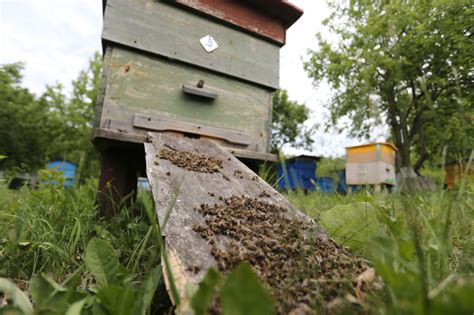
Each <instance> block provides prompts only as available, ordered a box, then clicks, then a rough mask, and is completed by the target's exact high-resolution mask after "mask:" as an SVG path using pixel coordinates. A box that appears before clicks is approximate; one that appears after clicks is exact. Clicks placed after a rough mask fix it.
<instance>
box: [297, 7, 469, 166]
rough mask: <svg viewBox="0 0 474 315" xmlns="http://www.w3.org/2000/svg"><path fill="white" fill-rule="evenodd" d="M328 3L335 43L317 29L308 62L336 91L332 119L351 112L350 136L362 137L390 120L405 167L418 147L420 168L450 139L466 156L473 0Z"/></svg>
mask: <svg viewBox="0 0 474 315" xmlns="http://www.w3.org/2000/svg"><path fill="white" fill-rule="evenodd" d="M331 10H332V13H331V15H330V16H329V18H328V19H327V20H325V25H326V26H327V27H328V28H329V30H330V31H331V32H332V33H333V35H334V37H335V38H336V43H335V44H333V43H332V42H330V41H328V40H325V39H323V37H322V36H321V34H318V35H317V37H318V48H317V49H316V50H314V51H311V52H310V60H309V61H308V62H307V63H306V64H305V69H306V71H307V72H308V74H309V75H310V76H311V77H312V79H313V80H314V82H315V83H320V82H322V81H327V82H328V83H329V84H330V85H331V86H332V88H333V89H334V90H335V92H336V95H335V97H334V99H333V100H332V102H331V103H330V104H329V109H330V112H331V122H330V125H332V126H335V125H337V122H338V121H339V119H340V118H343V117H346V118H349V119H350V121H351V126H347V127H350V128H351V133H352V135H354V136H359V137H363V136H367V135H369V133H370V131H371V130H372V129H373V127H374V126H376V125H379V124H381V123H384V122H385V123H386V125H388V126H389V127H390V130H391V138H392V139H391V140H392V141H394V142H395V143H396V146H397V148H398V149H399V156H400V161H401V165H400V166H411V165H412V164H411V158H410V154H411V152H410V151H411V150H414V149H416V151H417V157H418V160H417V161H416V162H415V163H414V167H415V169H418V168H419V167H421V165H422V164H423V162H424V160H425V159H427V158H429V159H435V157H436V156H439V153H440V152H441V150H442V148H443V147H444V146H445V145H448V146H449V147H450V151H451V152H452V153H451V154H453V155H456V154H463V155H464V156H466V152H465V151H466V150H467V151H469V150H470V148H472V145H474V137H473V136H472V135H473V134H474V130H473V128H474V127H473V126H474V124H472V117H473V113H474V107H473V106H474V105H473V104H474V102H472V99H473V92H472V91H473V90H474V85H473V84H474V83H473V82H474V80H473V73H472V71H470V70H468V69H472V68H473V66H474V64H473V62H474V59H473V58H472V56H470V55H469V54H470V53H469V51H470V49H469V48H468V47H470V46H472V38H471V37H472V34H471V33H472V31H471V30H470V27H471V25H472V24H473V22H474V21H473V18H472V16H473V10H474V8H473V7H472V5H471V2H470V1H469V0H460V1H449V0H436V1H417V0H413V1H412V0H410V1H404V2H400V1H382V0H377V1H366V0H356V1H340V2H333V3H332V4H331ZM384 120H385V121H384ZM439 126H443V128H439ZM467 154H469V152H468V153H467Z"/></svg>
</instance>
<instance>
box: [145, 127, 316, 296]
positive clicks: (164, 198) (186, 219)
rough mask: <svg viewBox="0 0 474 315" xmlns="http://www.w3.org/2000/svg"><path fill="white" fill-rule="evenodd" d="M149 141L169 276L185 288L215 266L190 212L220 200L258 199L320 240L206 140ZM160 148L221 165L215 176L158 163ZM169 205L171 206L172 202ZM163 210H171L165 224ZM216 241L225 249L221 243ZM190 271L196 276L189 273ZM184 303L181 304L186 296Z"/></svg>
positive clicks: (161, 137)
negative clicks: (171, 255) (171, 258)
mask: <svg viewBox="0 0 474 315" xmlns="http://www.w3.org/2000/svg"><path fill="white" fill-rule="evenodd" d="M149 139H150V143H145V154H146V164H147V167H146V168H147V176H148V179H149V181H150V185H151V189H152V192H153V198H154V200H155V207H156V212H157V216H158V221H159V224H160V225H161V227H162V231H163V234H164V236H165V243H166V247H167V248H168V250H169V251H171V252H173V253H174V255H175V258H176V259H177V260H178V261H179V263H175V264H173V265H174V267H172V269H173V268H174V269H173V270H172V271H173V273H176V274H177V275H179V277H180V279H186V281H185V282H186V283H188V284H189V283H191V284H197V283H199V281H201V280H202V278H203V277H204V275H205V273H206V271H207V269H208V268H211V267H216V261H215V259H214V257H213V256H212V255H211V253H210V250H211V245H209V244H207V242H206V241H205V240H204V239H203V238H202V237H201V236H200V235H199V234H198V233H196V232H195V231H193V229H192V226H193V224H205V220H204V218H203V217H202V216H201V215H200V214H199V213H198V212H197V211H195V210H194V209H195V208H199V207H200V205H201V204H209V205H214V204H218V203H223V202H224V201H220V199H219V197H222V198H228V197H231V196H247V197H250V198H259V199H260V200H262V201H265V202H268V203H270V204H275V205H278V206H281V207H284V208H286V209H288V214H287V215H288V217H290V218H292V219H295V220H298V221H304V222H308V223H310V224H311V225H313V226H314V231H315V233H322V234H323V235H325V234H324V232H322V231H321V230H320V229H319V228H318V227H317V225H316V223H314V221H312V220H311V219H310V218H309V217H307V216H306V215H304V214H303V213H302V212H301V211H299V210H298V209H297V208H295V207H294V206H293V205H291V204H290V203H289V201H288V200H287V199H286V198H285V197H283V196H282V195H281V194H279V193H278V192H277V191H275V190H274V189H273V188H272V187H271V186H270V185H268V184H267V183H266V182H265V181H263V180H262V179H260V178H259V177H257V176H256V175H255V173H253V172H252V171H251V170H250V169H248V168H247V167H246V166H245V165H243V164H242V163H241V162H239V161H238V160H237V159H236V158H235V157H233V156H232V155H231V154H230V153H228V152H226V151H225V150H224V149H222V148H221V147H219V146H218V145H216V144H214V143H212V142H210V141H205V140H198V139H189V138H179V137H175V136H171V135H165V134H160V133H150V134H149ZM163 148H167V149H170V148H172V149H174V150H177V151H185V152H191V153H194V154H198V155H201V154H204V155H205V156H207V157H212V158H214V159H218V160H221V161H223V164H222V165H223V168H222V169H221V170H220V171H219V172H218V173H198V172H193V171H187V170H185V169H182V168H179V167H177V166H175V165H174V164H172V163H171V162H170V161H168V160H164V159H159V158H157V156H159V154H160V150H162V149H163ZM235 171H240V172H241V174H242V178H240V177H236V176H234V174H235ZM225 177H227V178H228V179H226V178H225ZM262 192H266V193H267V194H268V197H260V194H261V193H262ZM173 200H176V202H175V203H173ZM168 209H172V210H171V212H170V213H171V214H170V216H169V218H168V220H167V223H166V225H164V222H165V221H166V217H167V212H168ZM217 241H218V242H223V243H222V244H224V242H225V241H226V240H225V239H219V240H217ZM196 267H197V268H196ZM190 269H194V270H198V271H197V272H192V271H190ZM179 285H180V286H181V288H178V291H179V292H183V293H181V294H185V293H184V292H185V290H184V288H183V286H185V284H179ZM183 298H185V299H186V297H183Z"/></svg>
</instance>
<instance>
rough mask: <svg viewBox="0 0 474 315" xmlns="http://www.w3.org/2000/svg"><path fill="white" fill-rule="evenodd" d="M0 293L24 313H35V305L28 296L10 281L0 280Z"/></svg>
mask: <svg viewBox="0 0 474 315" xmlns="http://www.w3.org/2000/svg"><path fill="white" fill-rule="evenodd" d="M0 292H3V294H4V295H5V296H7V297H8V298H9V299H10V300H11V301H12V302H13V304H14V305H15V306H17V307H18V308H19V310H21V311H22V312H24V313H32V312H33V305H32V304H31V302H30V299H29V298H28V296H27V295H26V294H25V293H24V292H23V291H22V290H20V289H19V288H18V287H17V286H16V285H15V284H14V283H13V282H11V281H10V280H8V279H3V278H0Z"/></svg>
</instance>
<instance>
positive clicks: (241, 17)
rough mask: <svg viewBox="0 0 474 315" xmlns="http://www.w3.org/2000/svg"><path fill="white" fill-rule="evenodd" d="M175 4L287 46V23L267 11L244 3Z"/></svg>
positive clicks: (192, 0) (189, 0)
mask: <svg viewBox="0 0 474 315" xmlns="http://www.w3.org/2000/svg"><path fill="white" fill-rule="evenodd" d="M175 2H176V3H178V4H180V5H182V6H185V7H188V8H192V9H194V10H196V11H198V12H200V13H204V14H207V15H210V16H212V17H214V18H217V19H219V20H221V21H223V22H225V23H229V24H232V25H234V26H237V27H240V28H243V29H245V30H247V31H250V32H252V33H255V34H258V35H259V36H263V37H264V38H266V39H269V40H271V41H274V42H276V43H278V45H284V44H285V31H286V28H285V26H284V24H285V23H284V22H283V21H281V20H280V19H278V18H276V17H273V16H270V15H268V14H267V13H266V11H265V10H262V9H258V8H255V7H252V6H250V5H248V4H246V3H243V2H242V1H222V0H197V1H196V0H175Z"/></svg>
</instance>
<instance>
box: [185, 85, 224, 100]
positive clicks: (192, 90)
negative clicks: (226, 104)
mask: <svg viewBox="0 0 474 315" xmlns="http://www.w3.org/2000/svg"><path fill="white" fill-rule="evenodd" d="M183 92H184V93H188V94H191V95H196V96H201V97H204V98H207V99H209V100H215V99H216V98H217V96H218V94H217V93H215V92H213V91H211V90H209V89H206V88H203V87H201V88H200V87H197V86H194V85H190V84H183Z"/></svg>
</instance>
